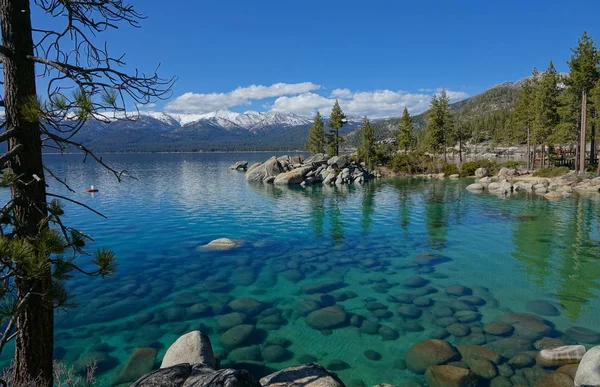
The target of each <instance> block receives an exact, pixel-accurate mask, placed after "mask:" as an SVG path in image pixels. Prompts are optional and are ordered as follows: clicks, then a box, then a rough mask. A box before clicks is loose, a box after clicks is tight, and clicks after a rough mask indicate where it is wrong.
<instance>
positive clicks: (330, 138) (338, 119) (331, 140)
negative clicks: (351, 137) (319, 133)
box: [327, 100, 346, 156]
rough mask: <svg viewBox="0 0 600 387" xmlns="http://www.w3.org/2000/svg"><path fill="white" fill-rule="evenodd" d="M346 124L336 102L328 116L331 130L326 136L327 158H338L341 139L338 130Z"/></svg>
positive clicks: (344, 116)
mask: <svg viewBox="0 0 600 387" xmlns="http://www.w3.org/2000/svg"><path fill="white" fill-rule="evenodd" d="M345 124H346V115H344V112H343V111H342V108H341V107H340V104H339V102H338V101H337V100H336V101H335V104H334V105H333V109H332V110H331V115H330V116H329V127H330V128H331V130H330V131H329V133H328V135H327V153H328V154H329V156H338V155H339V154H340V142H342V141H343V139H342V138H341V137H340V136H339V133H340V128H341V127H342V126H344V125H345Z"/></svg>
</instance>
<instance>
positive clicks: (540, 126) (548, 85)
mask: <svg viewBox="0 0 600 387" xmlns="http://www.w3.org/2000/svg"><path fill="white" fill-rule="evenodd" d="M558 93H559V90H558V75H557V74H556V69H555V68H554V64H553V63H552V61H551V62H550V64H549V65H548V68H547V69H546V71H545V72H544V73H543V74H542V77H541V79H540V81H539V83H538V84H537V87H536V91H535V98H534V101H533V102H534V103H533V105H534V111H535V116H534V122H533V135H534V138H535V139H536V143H539V144H541V145H542V148H541V151H542V157H541V163H542V167H544V166H545V155H544V150H545V147H546V145H549V143H548V141H549V139H550V137H551V135H553V134H554V133H555V131H556V127H557V126H558V124H559V121H560V117H559V115H558V105H559V103H558Z"/></svg>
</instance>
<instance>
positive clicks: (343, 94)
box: [331, 89, 353, 99]
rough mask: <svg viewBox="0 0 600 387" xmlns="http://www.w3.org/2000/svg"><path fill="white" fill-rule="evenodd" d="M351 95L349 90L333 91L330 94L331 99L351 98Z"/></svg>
mask: <svg viewBox="0 0 600 387" xmlns="http://www.w3.org/2000/svg"><path fill="white" fill-rule="evenodd" d="M352 95H353V93H352V91H350V89H335V90H333V91H332V92H331V98H341V99H345V98H351V97H352Z"/></svg>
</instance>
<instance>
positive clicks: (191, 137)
mask: <svg viewBox="0 0 600 387" xmlns="http://www.w3.org/2000/svg"><path fill="white" fill-rule="evenodd" d="M126 117H127V118H128V119H124V118H125V115H124V114H120V115H117V116H115V117H104V116H103V117H102V118H99V119H90V120H88V121H87V122H86V124H85V125H84V127H83V128H82V129H81V130H80V131H79V132H78V133H77V134H76V136H75V137H74V139H75V140H77V141H81V142H82V143H83V144H85V145H87V146H89V147H90V148H92V149H94V150H96V151H104V152H139V151H150V152H158V151H199V150H202V151H217V150H218V151H232V150H274V149H304V145H305V143H306V139H307V137H308V129H309V128H310V126H311V124H312V118H308V117H302V116H299V115H297V114H294V113H285V112H257V111H247V112H244V113H238V112H231V111H227V110H218V111H215V112H210V113H204V114H183V113H165V112H152V111H140V112H139V115H137V112H129V113H128V114H127V115H126ZM325 121H326V122H325V125H327V119H325ZM360 122H362V121H361V120H354V119H348V124H347V125H344V127H343V128H342V130H341V131H340V135H344V134H346V133H348V132H350V131H352V130H354V129H356V128H357V127H358V126H360Z"/></svg>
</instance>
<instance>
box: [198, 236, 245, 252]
mask: <svg viewBox="0 0 600 387" xmlns="http://www.w3.org/2000/svg"><path fill="white" fill-rule="evenodd" d="M241 244H242V243H241V242H239V241H234V240H232V239H229V238H219V239H215V240H213V241H210V242H209V243H208V244H206V245H204V246H202V248H205V249H214V250H229V249H233V248H234V247H238V246H241Z"/></svg>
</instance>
